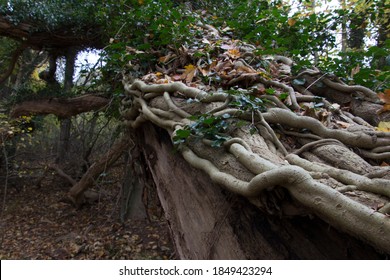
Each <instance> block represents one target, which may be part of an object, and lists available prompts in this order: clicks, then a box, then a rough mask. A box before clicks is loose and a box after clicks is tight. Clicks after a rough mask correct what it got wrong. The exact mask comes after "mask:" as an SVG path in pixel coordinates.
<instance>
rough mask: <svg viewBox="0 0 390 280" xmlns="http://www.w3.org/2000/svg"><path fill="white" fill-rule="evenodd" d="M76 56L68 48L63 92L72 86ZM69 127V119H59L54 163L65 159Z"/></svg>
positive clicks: (69, 89) (70, 124)
mask: <svg viewBox="0 0 390 280" xmlns="http://www.w3.org/2000/svg"><path fill="white" fill-rule="evenodd" d="M76 56H77V51H76V50H75V49H73V48H69V49H68V50H67V52H66V55H65V59H66V64H65V80H64V91H65V93H69V92H70V91H71V90H72V87H73V75H74V67H75V61H76ZM71 128H72V121H71V119H60V138H59V141H58V150H57V159H56V163H63V162H65V161H66V155H67V153H68V150H69V140H70V131H71Z"/></svg>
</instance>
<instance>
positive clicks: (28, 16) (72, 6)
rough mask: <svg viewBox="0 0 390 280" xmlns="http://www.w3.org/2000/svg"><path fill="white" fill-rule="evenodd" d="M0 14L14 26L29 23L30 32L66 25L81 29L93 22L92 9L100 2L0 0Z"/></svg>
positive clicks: (70, 28)
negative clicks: (31, 27) (30, 25)
mask: <svg viewBox="0 0 390 280" xmlns="http://www.w3.org/2000/svg"><path fill="white" fill-rule="evenodd" d="M1 2H2V3H1V6H0V15H6V16H7V19H8V20H9V21H11V22H12V23H14V24H15V25H17V24H19V23H21V22H23V23H26V22H27V23H31V24H32V26H33V28H34V29H33V30H31V31H32V32H34V31H35V32H36V31H55V30H58V29H65V28H69V29H68V30H69V31H73V32H76V33H77V32H80V31H81V30H83V29H84V27H85V26H91V25H92V26H93V25H95V24H96V20H95V16H94V15H95V11H97V8H99V5H97V4H98V2H99V1H88V0H77V1H76V0H67V1H62V0H44V1H39V0H38V1H37V0H8V1H1Z"/></svg>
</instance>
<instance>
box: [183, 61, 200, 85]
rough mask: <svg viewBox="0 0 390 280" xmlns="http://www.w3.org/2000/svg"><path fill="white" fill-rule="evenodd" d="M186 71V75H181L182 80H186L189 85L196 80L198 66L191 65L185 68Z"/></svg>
mask: <svg viewBox="0 0 390 280" xmlns="http://www.w3.org/2000/svg"><path fill="white" fill-rule="evenodd" d="M184 68H185V69H186V70H185V71H184V73H183V74H182V75H181V79H182V80H184V79H185V80H186V82H187V83H191V82H192V80H193V79H194V76H195V75H196V70H197V68H196V66H195V65H193V64H189V65H187V66H184Z"/></svg>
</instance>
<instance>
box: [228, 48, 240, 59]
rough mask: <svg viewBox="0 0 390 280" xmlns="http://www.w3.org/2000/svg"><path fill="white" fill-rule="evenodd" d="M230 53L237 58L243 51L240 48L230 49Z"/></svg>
mask: <svg viewBox="0 0 390 280" xmlns="http://www.w3.org/2000/svg"><path fill="white" fill-rule="evenodd" d="M228 55H229V56H230V57H231V58H233V59H236V58H239V57H240V56H241V53H240V50H238V49H231V50H228Z"/></svg>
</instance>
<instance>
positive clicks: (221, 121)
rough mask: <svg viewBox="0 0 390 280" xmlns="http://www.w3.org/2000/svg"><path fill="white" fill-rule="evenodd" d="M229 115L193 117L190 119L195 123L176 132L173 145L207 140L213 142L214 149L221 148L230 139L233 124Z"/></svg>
mask: <svg viewBox="0 0 390 280" xmlns="http://www.w3.org/2000/svg"><path fill="white" fill-rule="evenodd" d="M230 118H231V116H230V115H229V114H224V115H222V116H214V115H209V114H202V115H199V116H192V117H190V119H191V120H192V121H194V122H193V123H192V124H191V125H187V126H185V127H184V129H179V130H177V131H176V135H175V136H174V138H173V143H174V144H175V145H179V144H181V143H184V142H185V141H187V139H189V138H190V139H191V140H195V141H198V140H201V139H207V140H211V141H212V144H211V145H212V146H213V147H220V146H221V145H222V144H223V143H224V142H225V141H226V140H228V139H229V138H230V137H229V136H228V135H227V134H226V132H227V131H228V129H229V127H230V126H231V123H230V122H229V119H230Z"/></svg>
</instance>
